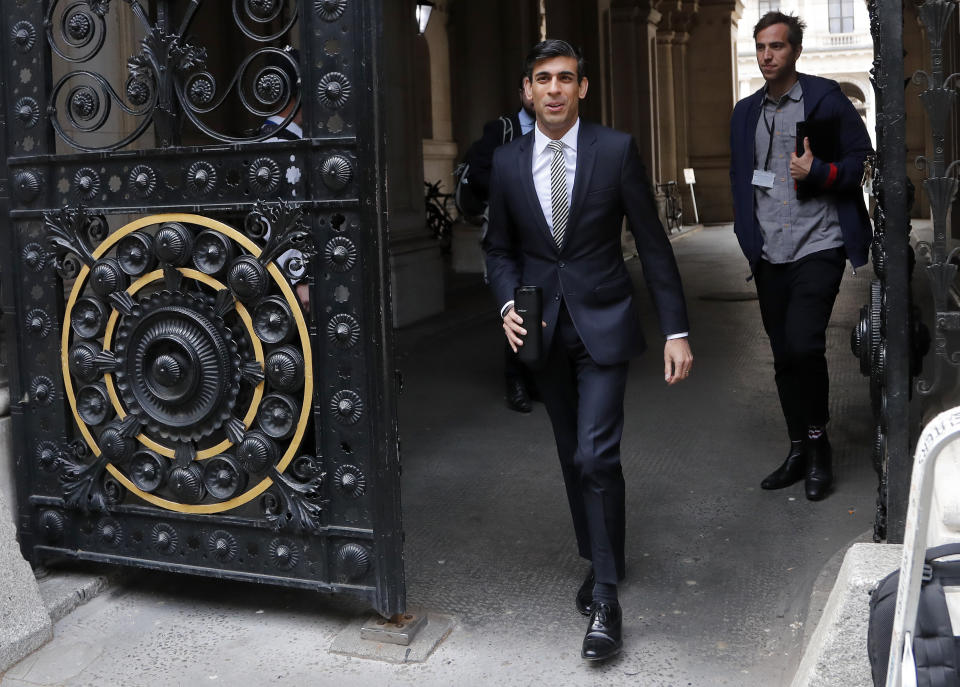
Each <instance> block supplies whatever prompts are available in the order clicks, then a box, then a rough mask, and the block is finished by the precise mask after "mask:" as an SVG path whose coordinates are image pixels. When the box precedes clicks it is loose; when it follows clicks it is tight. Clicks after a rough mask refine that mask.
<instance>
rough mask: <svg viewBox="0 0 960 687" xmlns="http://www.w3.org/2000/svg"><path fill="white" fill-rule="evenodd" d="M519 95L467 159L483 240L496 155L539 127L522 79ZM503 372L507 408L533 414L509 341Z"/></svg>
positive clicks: (527, 380)
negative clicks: (516, 106) (480, 207)
mask: <svg viewBox="0 0 960 687" xmlns="http://www.w3.org/2000/svg"><path fill="white" fill-rule="evenodd" d="M519 95H520V109H519V111H517V112H512V113H510V114H506V115H504V116H502V117H500V118H499V119H494V120H493V121H490V122H487V123H486V124H484V125H483V136H482V137H481V138H480V139H479V140H478V141H476V142H474V143H473V144H472V145H471V146H470V149H469V150H468V151H467V155H466V157H465V159H464V161H465V162H466V164H467V165H468V167H467V170H468V175H467V177H466V178H464V179H462V181H461V183H466V184H468V185H469V187H470V193H471V194H472V196H473V198H475V199H476V202H478V203H482V204H483V206H484V210H483V212H482V215H483V229H482V231H481V240H482V237H483V236H485V235H486V233H487V228H488V220H487V218H486V214H487V213H486V208H485V206H486V204H487V202H488V201H489V198H490V167H491V165H492V164H493V153H494V151H495V150H496V149H497V148H499V147H500V146H501V145H503V144H505V143H509V142H510V141H512V140H513V139H515V138H519V137H520V136H525V135H526V134H529V133H530V132H531V131H533V127H534V124H535V123H536V113H535V112H534V110H533V102H532V101H531V100H530V99H529V98H527V95H526V93H525V92H524V90H523V76H521V77H520V88H519ZM503 372H504V381H505V383H506V400H507V407H509V408H510V409H511V410H515V411H517V412H519V413H529V412H530V411H531V410H533V404H532V400H533V399H534V398H536V396H537V393H536V384H535V382H534V380H533V375H532V374H531V372H530V371H529V370H528V369H527V367H526V366H525V365H524V364H523V363H521V362H520V361H519V360H518V359H517V354H516V353H514V352H513V350H511V348H510V344H509V342H507V341H504V344H503Z"/></svg>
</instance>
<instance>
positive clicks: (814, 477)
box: [804, 432, 833, 501]
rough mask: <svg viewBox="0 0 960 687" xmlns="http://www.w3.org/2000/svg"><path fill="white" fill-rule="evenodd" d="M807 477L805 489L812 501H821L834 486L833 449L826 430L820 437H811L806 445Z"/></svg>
mask: <svg viewBox="0 0 960 687" xmlns="http://www.w3.org/2000/svg"><path fill="white" fill-rule="evenodd" d="M806 449H807V450H806V454H807V478H806V481H805V482H804V490H805V491H806V492H807V498H808V499H810V500H811V501H819V500H821V499H823V498H825V497H826V495H827V494H829V493H830V487H831V486H833V466H832V463H833V449H832V448H831V447H830V440H829V439H827V434H826V432H824V433H823V435H822V436H821V437H820V438H819V439H809V440H808V441H807V446H806Z"/></svg>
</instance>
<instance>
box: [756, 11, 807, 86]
mask: <svg viewBox="0 0 960 687" xmlns="http://www.w3.org/2000/svg"><path fill="white" fill-rule="evenodd" d="M788 33H789V29H788V28H787V25H786V24H774V25H772V26H768V27H767V28H765V29H763V30H762V31H760V32H759V33H758V34H757V64H758V65H759V67H760V71H761V73H762V74H763V78H764V79H765V80H767V81H778V80H780V79H782V78H783V77H785V76H789V75H790V74H792V73H793V72H795V71H796V69H797V58H798V57H800V51H801V50H803V47H802V46H797V47H796V48H794V47H793V46H792V45H790V41H789V40H787V35H788Z"/></svg>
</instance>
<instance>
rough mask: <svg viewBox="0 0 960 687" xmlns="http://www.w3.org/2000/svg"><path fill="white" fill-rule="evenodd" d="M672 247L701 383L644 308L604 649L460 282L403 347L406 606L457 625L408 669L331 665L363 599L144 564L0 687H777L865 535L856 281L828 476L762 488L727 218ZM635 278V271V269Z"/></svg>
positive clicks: (579, 567)
mask: <svg viewBox="0 0 960 687" xmlns="http://www.w3.org/2000/svg"><path fill="white" fill-rule="evenodd" d="M674 247H675V250H676V252H677V255H678V258H679V261H680V267H681V272H682V273H683V277H684V283H685V287H686V291H687V298H688V303H689V307H690V311H691V321H692V332H691V343H692V346H693V350H694V356H695V363H694V372H693V374H692V376H691V378H690V379H689V380H688V381H687V382H685V383H683V384H681V385H679V386H677V387H674V388H667V387H666V386H665V385H664V383H663V377H662V361H661V356H660V346H659V343H658V339H659V336H658V334H657V332H658V328H657V326H656V322H655V318H654V317H652V316H650V317H648V321H647V324H646V326H645V329H646V331H647V333H648V338H649V339H651V340H652V341H653V343H654V345H653V346H652V349H651V351H650V352H649V353H648V354H647V355H646V356H645V357H644V358H642V359H640V360H638V361H637V362H636V363H635V364H633V365H632V367H631V380H630V384H629V386H628V389H627V400H626V415H627V418H626V426H625V431H624V440H623V464H624V472H625V475H626V479H627V499H628V501H627V508H628V519H629V522H628V530H627V537H628V552H627V553H628V561H627V565H628V581H627V582H626V583H625V584H624V586H623V587H622V589H621V602H622V604H623V606H624V610H625V614H624V615H625V634H626V644H625V648H624V652H623V654H622V655H621V656H620V657H619V658H618V659H616V660H614V661H611V662H609V663H608V664H606V665H602V666H591V665H586V664H584V663H583V662H582V661H581V660H580V658H579V646H580V640H581V638H582V636H583V631H584V628H585V620H584V619H583V618H582V617H581V616H580V615H579V614H577V612H576V610H575V609H574V607H573V596H574V592H575V590H576V588H577V586H578V584H579V582H580V580H581V578H582V576H583V574H584V572H585V570H586V566H585V564H584V563H583V562H582V561H580V560H579V559H578V558H577V557H576V555H575V546H574V542H573V534H572V528H571V526H570V522H569V514H568V513H567V510H566V501H565V498H564V496H563V488H562V480H561V476H560V471H559V469H558V466H557V463H556V456H555V452H554V447H553V440H552V435H551V432H550V427H549V422H548V420H547V417H546V414H545V412H544V410H543V406H542V405H540V404H537V405H536V406H535V409H534V412H533V413H532V414H531V415H526V416H524V415H519V414H517V413H513V412H510V411H509V410H507V408H506V407H505V405H504V403H503V389H502V374H501V368H500V366H501V364H502V361H501V356H500V350H501V343H500V337H501V336H502V334H501V333H500V329H499V327H498V324H497V319H496V315H495V312H494V307H493V306H492V303H491V302H490V301H489V299H488V297H487V296H486V295H485V294H484V293H483V292H482V290H481V289H480V288H479V287H478V286H476V287H463V288H459V289H457V291H456V293H455V302H451V303H448V306H450V307H451V311H450V312H449V313H448V315H447V316H446V317H445V318H442V319H439V320H435V321H432V322H428V323H425V324H423V325H419V326H417V327H414V328H411V329H409V330H405V331H404V332H402V333H401V336H400V355H399V359H398V365H399V367H400V368H401V369H402V371H403V373H404V383H405V384H404V386H405V389H404V393H403V395H402V397H401V406H400V428H401V434H402V439H403V461H404V474H403V489H404V492H403V501H404V506H403V512H404V519H405V523H404V524H405V529H406V532H407V537H406V560H407V585H408V598H409V603H410V605H411V606H415V607H420V608H423V609H426V611H427V612H428V615H430V614H434V615H436V617H440V616H450V617H452V618H453V619H454V620H455V624H454V626H453V629H452V631H451V632H450V633H449V635H448V636H447V637H446V639H445V640H444V641H443V642H441V643H440V645H439V646H438V647H437V648H436V650H435V651H434V652H433V653H432V654H431V655H430V656H429V658H428V659H427V660H426V661H425V662H420V663H407V664H404V665H396V664H392V663H386V662H383V661H377V660H369V659H361V658H356V657H351V656H345V655H341V654H335V653H332V652H330V651H329V648H330V646H331V644H333V643H334V642H335V640H337V638H338V635H341V633H349V636H353V635H354V634H355V633H358V632H359V622H360V620H362V619H363V618H364V617H365V616H366V610H365V609H364V608H362V607H361V606H358V605H357V604H355V603H353V602H347V601H344V600H338V599H332V598H329V597H324V596H320V595H313V594H307V593H304V592H299V591H293V590H285V589H273V588H268V587H261V586H256V585H252V584H240V583H234V582H220V581H215V580H209V579H199V578H192V577H188V576H177V575H164V574H160V573H153V572H146V571H137V572H131V573H128V574H126V575H124V576H123V577H122V578H121V580H120V581H118V582H116V583H114V584H113V585H112V587H111V588H110V589H109V591H107V592H105V593H104V594H102V595H100V596H99V597H97V598H95V599H94V600H92V601H91V602H89V603H88V604H86V605H85V606H82V607H80V608H78V609H77V610H75V611H73V612H72V613H71V614H69V615H68V616H67V617H65V618H63V619H62V620H60V621H59V622H57V623H56V625H55V637H54V639H53V641H52V642H51V643H50V644H48V645H47V646H46V647H44V648H43V649H41V650H40V651H38V652H36V653H34V654H33V655H31V656H29V657H28V658H27V659H25V660H24V661H22V662H21V663H20V664H19V665H17V666H15V667H14V668H12V669H11V670H10V671H8V672H7V674H6V675H5V676H4V677H3V679H2V681H0V686H2V687H27V686H31V685H70V686H77V687H79V686H82V685H98V686H100V685H131V686H133V685H137V686H139V685H143V686H148V685H149V686H154V685H157V686H159V685H164V686H167V685H199V684H223V685H241V684H242V685H244V686H245V687H254V686H257V685H267V684H275V683H283V684H289V685H338V686H340V687H352V686H353V685H357V686H360V685H364V686H366V685H370V684H376V683H382V684H387V685H406V684H418V685H431V686H432V685H437V686H441V685H442V686H444V687H446V686H449V685H452V684H459V685H462V686H464V687H472V686H473V685H488V684H495V685H546V684H549V685H556V686H557V687H562V686H564V685H593V684H598V683H600V682H601V681H602V682H603V683H604V684H609V685H644V686H651V687H656V686H660V685H663V686H670V687H677V686H683V685H696V686H698V687H701V686H702V687H714V686H716V687H719V686H722V685H732V686H737V687H754V686H756V687H761V686H762V687H772V686H775V685H783V684H788V683H789V681H790V679H791V677H792V675H793V673H794V671H795V669H796V667H797V664H798V662H799V659H800V655H801V652H802V644H803V638H804V631H805V628H804V623H805V621H806V618H807V612H808V610H810V609H809V608H808V607H809V605H810V600H811V591H812V590H813V588H814V583H815V581H816V579H817V577H818V575H819V574H820V572H821V570H822V569H823V567H824V565H825V564H827V562H828V561H830V560H831V559H833V560H835V561H836V560H838V559H837V558H836V556H835V554H837V552H838V551H840V550H842V549H844V548H845V547H846V545H847V544H848V543H849V542H851V541H853V540H854V539H858V538H859V539H863V538H864V536H865V533H867V532H868V531H869V530H870V528H871V527H872V522H873V514H874V499H875V493H876V479H875V476H874V473H873V469H872V467H871V465H870V440H871V436H872V432H871V419H870V409H869V396H868V390H867V383H866V380H865V379H864V378H862V377H860V375H859V372H858V369H857V365H856V361H855V359H854V358H853V356H852V355H851V354H850V351H849V343H848V342H849V334H850V329H851V327H852V326H853V325H854V323H855V321H856V317H857V313H858V310H859V307H860V305H861V304H862V303H863V302H864V300H865V293H866V290H867V287H868V284H869V279H870V277H871V275H870V273H869V270H867V269H864V270H861V271H859V272H858V274H857V276H856V277H851V276H850V274H849V269H848V273H847V277H846V278H845V280H844V284H843V287H842V290H841V295H840V298H839V300H838V304H837V307H836V309H835V312H834V317H833V320H832V322H831V325H830V328H829V330H828V337H829V345H830V363H831V366H832V367H831V376H832V386H833V393H832V401H831V403H832V408H831V413H832V415H833V418H834V423H833V425H832V426H831V428H830V434H831V439H832V441H833V444H834V452H835V462H836V467H835V471H836V476H837V487H836V491H835V493H834V494H833V495H832V496H830V497H829V498H828V499H826V500H825V501H823V502H821V503H811V502H808V501H806V499H804V497H803V493H802V484H800V485H796V486H795V487H792V488H789V489H786V490H783V491H780V492H772V493H770V492H764V491H762V490H761V489H759V486H758V485H759V481H760V479H761V478H762V477H763V476H764V475H765V474H766V473H767V472H769V471H770V470H771V469H772V468H773V467H774V466H775V465H776V464H778V463H779V462H780V460H781V459H782V457H783V455H784V454H785V452H786V448H787V442H786V438H785V434H784V430H783V428H782V426H783V420H782V417H781V415H780V411H779V406H778V404H777V399H776V392H775V390H774V387H773V369H772V360H771V356H770V352H769V348H768V345H767V341H766V337H765V336H764V333H763V329H762V326H761V324H760V318H759V313H758V309H757V304H756V301H755V300H751V294H752V292H753V286H752V283H746V282H745V278H746V276H747V268H746V264H745V262H744V260H743V259H742V257H741V256H740V253H739V250H738V248H737V246H736V242H735V240H734V238H733V234H732V231H731V229H730V227H729V226H724V227H707V228H705V229H703V230H701V231H698V232H695V233H691V234H689V235H685V236H681V237H679V239H678V240H676V241H675V242H674ZM630 269H631V271H632V272H633V273H634V276H635V277H636V278H637V280H638V281H641V280H640V276H639V269H640V268H639V264H638V262H637V261H632V262H631V263H630ZM645 310H646V312H647V314H648V315H649V314H650V308H649V305H648V304H647V305H646V306H645ZM825 577H827V578H829V576H825ZM826 584H827V585H832V579H827V581H826ZM827 589H828V590H829V586H828V587H827ZM817 598H820V599H822V598H823V595H822V594H821V595H820V596H819V597H817V596H814V599H817ZM813 610H815V609H813ZM341 638H342V635H341Z"/></svg>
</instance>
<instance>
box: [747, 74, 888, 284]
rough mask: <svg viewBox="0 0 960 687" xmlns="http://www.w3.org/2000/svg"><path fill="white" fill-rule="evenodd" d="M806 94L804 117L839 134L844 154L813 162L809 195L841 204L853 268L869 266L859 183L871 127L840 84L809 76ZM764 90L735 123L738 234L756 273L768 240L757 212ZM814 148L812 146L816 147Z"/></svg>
mask: <svg viewBox="0 0 960 687" xmlns="http://www.w3.org/2000/svg"><path fill="white" fill-rule="evenodd" d="M797 76H798V78H799V80H800V88H802V89H803V116H804V117H805V118H806V120H807V121H812V122H824V123H827V124H829V125H831V126H833V127H835V128H836V130H837V141H838V142H839V144H840V150H839V151H838V154H837V155H836V157H837V159H836V160H830V161H824V160H820V159H817V158H814V160H813V166H812V167H811V168H810V174H809V176H808V177H807V178H806V179H805V180H804V183H803V190H804V191H805V192H806V194H807V195H817V196H821V197H824V198H826V199H828V200H829V201H830V202H833V203H835V204H836V207H837V217H838V219H839V220H840V229H841V231H842V233H843V244H844V248H845V249H846V251H847V257H848V258H849V259H850V263H851V264H852V265H853V266H854V267H859V266H860V265H863V264H865V263H866V262H867V251H868V249H869V247H870V241H871V238H872V235H873V231H872V229H871V225H870V216H869V215H868V214H867V208H866V206H864V204H863V192H862V191H861V188H860V180H861V179H862V178H863V161H864V159H866V157H867V155H869V154H870V153H871V152H872V148H871V145H870V136H869V135H868V134H867V127H866V126H864V124H863V120H862V119H861V118H860V115H859V114H857V111H856V109H854V107H853V105H852V104H851V103H850V100H849V99H848V98H847V96H845V95H844V94H843V91H841V90H840V84H838V83H837V82H836V81H833V80H831V79H824V78H822V77H819V76H810V75H809V74H798V75H797ZM763 91H764V89H763V88H761V89H760V90H758V91H757V92H756V93H754V94H753V95H750V96H747V97H746V98H744V99H743V100H741V101H740V102H738V103H737V105H736V107H735V108H734V109H733V117H732V118H731V120H730V187H731V189H732V190H733V219H734V224H733V230H734V231H735V232H736V234H737V239H738V240H739V241H740V248H741V249H742V250H743V254H744V255H745V256H746V258H747V260H748V261H749V263H750V269H751V271H754V270H756V267H757V262H758V261H759V260H760V256H761V254H762V251H763V237H762V235H761V234H760V227H759V225H758V224H757V218H756V213H755V211H754V190H753V184H752V179H753V168H754V148H755V144H754V142H755V135H756V131H757V123H758V122H759V121H760V111H761V107H762V105H763V97H764V96H763ZM811 145H813V144H811Z"/></svg>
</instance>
